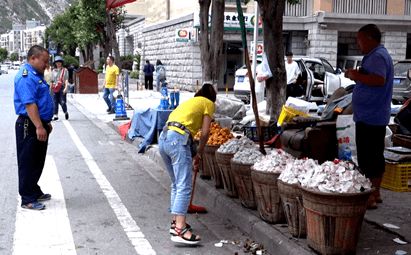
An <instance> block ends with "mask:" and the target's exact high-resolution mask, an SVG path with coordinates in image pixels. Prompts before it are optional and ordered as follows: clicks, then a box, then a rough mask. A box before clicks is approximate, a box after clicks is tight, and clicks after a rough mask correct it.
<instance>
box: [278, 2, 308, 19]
mask: <svg viewBox="0 0 411 255" xmlns="http://www.w3.org/2000/svg"><path fill="white" fill-rule="evenodd" d="M307 15H308V0H300V2H299V3H298V4H290V3H288V1H287V2H286V3H285V8H284V16H294V17H301V16H307Z"/></svg>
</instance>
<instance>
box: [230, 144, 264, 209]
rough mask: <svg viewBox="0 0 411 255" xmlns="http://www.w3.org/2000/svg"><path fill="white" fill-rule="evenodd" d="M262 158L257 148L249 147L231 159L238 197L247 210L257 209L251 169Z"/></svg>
mask: <svg viewBox="0 0 411 255" xmlns="http://www.w3.org/2000/svg"><path fill="white" fill-rule="evenodd" d="M262 156H263V154H262V153H261V152H260V151H259V150H258V148H257V147H249V148H244V149H243V150H241V151H238V152H237V153H235V154H234V157H233V158H232V159H231V170H232V173H233V175H234V182H235V186H236V187H237V191H238V196H239V198H240V201H241V204H242V205H243V206H244V207H246V208H250V209H255V208H256V203H255V198H254V188H253V182H252V180H251V167H252V165H253V164H254V163H256V162H257V161H258V160H259V159H260V158H261V157H262Z"/></svg>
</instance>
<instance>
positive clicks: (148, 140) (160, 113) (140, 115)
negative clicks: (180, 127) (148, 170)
mask: <svg viewBox="0 0 411 255" xmlns="http://www.w3.org/2000/svg"><path fill="white" fill-rule="evenodd" d="M170 113H171V110H159V109H150V108H149V109H146V110H143V111H139V112H136V113H134V116H133V119H132V120H131V126H130V129H129V130H128V138H129V139H131V140H134V138H136V137H143V138H144V139H143V141H142V142H141V143H140V144H139V145H138V148H139V150H138V153H144V152H145V151H146V149H147V146H148V145H150V144H152V143H153V141H154V139H155V137H156V133H157V132H158V131H160V130H161V129H162V128H163V126H164V124H165V123H166V121H167V119H168V116H169V115H170Z"/></svg>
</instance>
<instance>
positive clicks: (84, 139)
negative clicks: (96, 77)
mask: <svg viewBox="0 0 411 255" xmlns="http://www.w3.org/2000/svg"><path fill="white" fill-rule="evenodd" d="M14 74H15V72H13V73H10V74H8V75H1V76H0V102H1V103H0V110H1V111H2V114H1V116H2V117H1V118H0V140H1V142H2V145H1V146H0V158H1V165H0V189H1V192H0V205H1V206H0V254H30V253H31V254H53V255H54V254H234V253H235V252H239V253H242V252H241V247H239V246H238V245H232V244H230V245H224V246H223V247H222V248H217V247H215V246H214V244H215V243H217V242H219V241H220V240H222V239H230V240H239V241H244V240H245V239H246V238H247V236H245V235H243V234H242V233H241V231H239V230H238V229H236V228H235V227H234V226H232V225H231V224H230V223H229V222H226V221H223V220H222V219H220V218H219V217H218V216H217V215H214V214H212V213H209V214H207V215H204V216H201V217H198V216H190V217H189V221H190V224H191V225H192V226H193V227H194V229H195V230H196V232H198V233H199V234H200V235H202V237H203V240H204V241H203V243H202V245H201V246H199V247H197V248H190V247H178V246H176V245H175V244H174V243H172V242H171V241H170V240H169V235H168V226H169V215H168V212H167V206H168V200H169V195H168V194H169V192H168V185H169V183H167V182H166V181H164V180H166V176H165V173H164V171H162V170H161V168H160V167H159V166H157V165H155V164H154V163H153V162H151V161H149V160H148V159H147V158H146V157H144V156H139V155H137V154H136V150H135V148H134V147H133V146H132V145H130V144H127V143H125V142H122V141H120V140H119V138H118V135H117V134H116V133H115V132H114V131H113V130H112V129H111V128H110V127H109V126H108V125H106V124H105V123H103V122H101V121H100V122H99V121H97V122H92V121H90V119H88V118H87V117H86V116H85V115H84V114H83V113H81V112H80V111H78V110H77V109H76V108H75V107H74V106H73V105H68V107H69V112H70V120H69V121H65V120H60V121H57V122H54V123H53V125H54V130H53V133H52V134H51V137H50V142H49V150H48V155H47V160H46V166H45V169H44V173H43V175H42V179H41V181H40V183H41V184H40V185H41V186H42V188H43V190H44V192H50V193H51V194H52V195H53V199H52V200H51V201H49V202H46V205H47V209H46V210H44V211H41V212H38V211H30V210H24V209H21V208H20V207H19V201H18V199H19V198H18V193H17V190H18V189H17V166H16V152H15V136H14V121H15V118H16V116H15V114H14V108H13V105H12V96H13V82H12V81H13V77H14ZM60 114H61V113H60ZM61 117H62V116H61ZM60 119H62V118H60ZM159 177H161V178H160V179H159Z"/></svg>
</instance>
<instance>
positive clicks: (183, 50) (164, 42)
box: [140, 14, 202, 91]
mask: <svg viewBox="0 0 411 255" xmlns="http://www.w3.org/2000/svg"><path fill="white" fill-rule="evenodd" d="M192 27H193V15H192V14H191V15H187V16H185V17H182V18H178V19H175V20H171V21H167V22H164V23H160V24H156V25H153V26H149V27H146V28H144V30H143V32H142V40H143V51H142V57H141V64H140V82H142V83H144V74H143V73H142V69H143V66H144V64H145V61H146V60H149V61H150V63H151V64H153V65H155V63H156V61H157V59H160V60H161V62H162V63H163V64H164V65H165V66H166V70H167V82H168V83H169V84H170V85H171V86H172V87H174V86H177V87H179V88H181V89H183V90H189V91H194V90H196V84H197V82H198V84H201V76H202V72H201V56H200V47H199V46H198V42H176V40H175V33H176V29H181V28H192ZM154 83H155V81H154Z"/></svg>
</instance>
